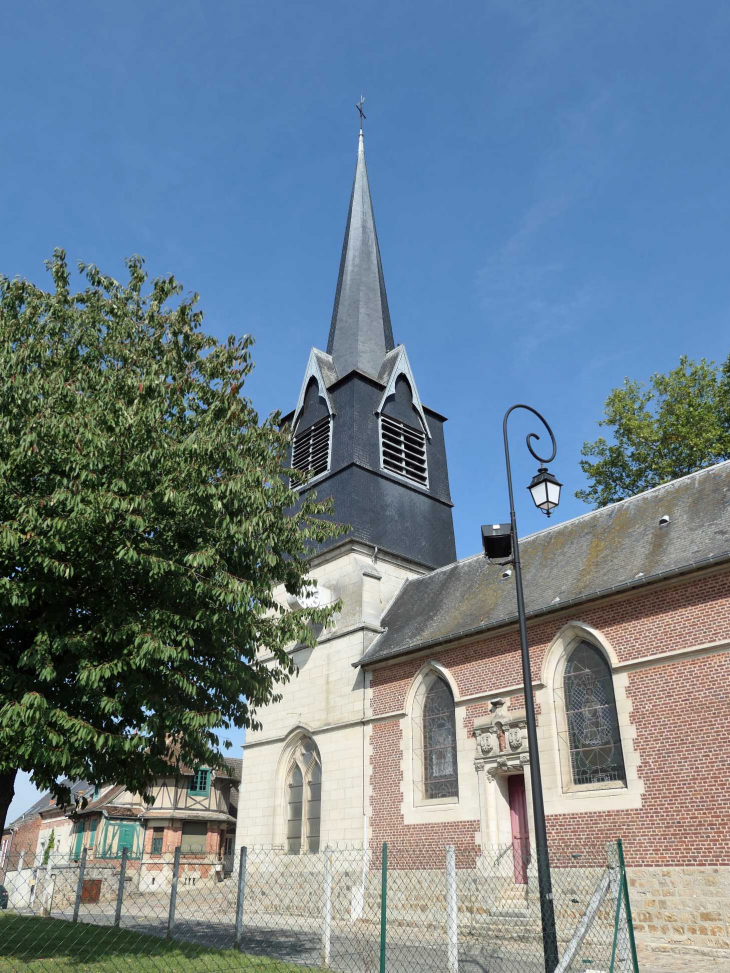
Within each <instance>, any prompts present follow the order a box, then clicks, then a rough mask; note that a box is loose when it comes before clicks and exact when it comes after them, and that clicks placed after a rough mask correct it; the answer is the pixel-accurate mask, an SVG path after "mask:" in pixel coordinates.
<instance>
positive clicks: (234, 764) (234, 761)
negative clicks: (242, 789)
mask: <svg viewBox="0 0 730 973" xmlns="http://www.w3.org/2000/svg"><path fill="white" fill-rule="evenodd" d="M225 761H226V764H227V765H228V769H229V770H230V772H231V773H230V776H231V777H233V778H234V780H240V779H241V770H242V768H243V758H242V757H226V758H225ZM216 773H220V771H216Z"/></svg>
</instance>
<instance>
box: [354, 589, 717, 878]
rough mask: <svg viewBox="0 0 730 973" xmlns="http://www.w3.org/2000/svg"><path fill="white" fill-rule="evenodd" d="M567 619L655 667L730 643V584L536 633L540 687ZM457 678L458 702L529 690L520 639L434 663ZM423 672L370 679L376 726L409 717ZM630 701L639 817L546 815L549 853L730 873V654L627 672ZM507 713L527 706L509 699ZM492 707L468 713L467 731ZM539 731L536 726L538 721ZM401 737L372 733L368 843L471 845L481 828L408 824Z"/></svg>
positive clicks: (466, 647)
mask: <svg viewBox="0 0 730 973" xmlns="http://www.w3.org/2000/svg"><path fill="white" fill-rule="evenodd" d="M571 618H572V619H574V620H580V621H582V622H585V623H586V624H588V625H591V626H593V627H594V628H596V629H598V630H599V631H600V632H601V633H602V634H603V635H604V636H605V638H606V639H607V640H608V641H609V642H610V643H611V645H612V646H613V648H614V649H615V651H616V653H617V655H618V657H619V660H620V661H629V660H631V659H637V658H642V657H644V656H652V655H657V654H660V653H663V652H669V651H672V650H676V649H681V648H689V647H692V646H696V645H701V644H703V643H707V642H719V641H722V640H723V639H727V638H729V637H730V573H728V572H723V573H718V574H713V575H707V576H705V577H695V578H693V579H691V580H682V581H681V582H677V583H675V584H673V585H669V586H664V587H661V586H655V587H653V588H647V589H646V590H644V591H641V592H635V593H632V594H630V595H627V596H626V597H623V598H613V599H612V600H611V601H603V602H600V601H597V602H594V603H593V604H590V605H584V606H579V607H577V608H576V609H575V611H574V614H573V615H572V616H567V615H565V614H562V615H561V616H560V617H552V618H549V619H544V620H536V621H533V622H532V623H531V624H530V625H529V638H530V651H531V660H532V674H533V679H534V680H536V681H537V680H539V678H540V669H541V665H542V661H543V656H544V653H545V650H546V649H547V647H548V646H549V644H550V642H551V641H552V640H553V638H554V637H555V635H556V633H557V632H558V631H559V630H560V629H561V628H562V627H563V626H564V625H565V624H566V623H567V622H568V621H570V620H571ZM428 658H430V659H436V660H438V661H439V662H440V663H441V664H443V665H444V666H445V667H446V668H447V669H448V670H449V672H450V674H451V675H452V676H453V678H454V680H455V681H456V684H457V686H458V689H459V693H460V694H461V695H462V696H468V695H472V694H476V693H483V692H496V691H499V690H502V689H503V688H507V687H509V686H514V685H519V684H521V683H522V675H521V668H520V655H519V641H518V633H517V631H516V630H511V631H503V632H495V633H493V634H489V635H483V636H481V637H475V638H472V639H469V640H468V641H465V642H464V643H462V644H461V645H459V646H458V647H454V648H451V649H449V648H447V647H441V648H440V649H434V650H433V652H432V653H431V654H430V655H429V657H428ZM424 661H426V660H425V659H424V658H423V657H419V658H409V659H405V660H404V661H403V662H400V663H398V664H397V665H393V666H387V667H383V668H381V669H376V670H374V671H373V674H372V682H371V687H372V703H373V712H374V713H375V714H385V713H388V712H393V711H397V710H402V709H403V707H404V705H405V698H406V694H407V692H408V689H409V687H410V684H411V681H412V679H413V677H414V675H415V674H416V673H417V672H418V670H419V669H420V667H421V666H422V665H423V663H424ZM628 692H629V696H630V698H631V701H632V704H633V711H632V717H631V719H632V722H633V723H634V724H635V725H636V728H637V735H636V740H635V747H636V749H637V750H638V752H639V754H640V761H641V762H640V766H639V776H640V778H641V779H642V780H643V782H644V795H643V806H642V809H641V810H635V811H615V812H612V811H607V812H584V813H580V814H561V815H550V816H549V818H548V829H549V836H550V841H551V848H552V849H554V850H555V851H556V852H558V853H561V854H562V853H564V852H575V851H576V850H580V848H579V847H578V846H580V845H581V844H582V845H583V846H584V847H585V846H586V845H590V846H592V848H594V849H597V846H599V845H602V844H604V843H605V842H606V841H609V840H613V839H615V838H616V837H618V836H621V837H623V839H624V843H625V848H626V853H627V859H628V861H629V863H630V864H634V865H639V864H643V865H662V864H665V863H670V862H671V864H673V865H693V864H698V865H699V864H703V865H711V864H730V654H716V655H710V656H705V657H701V658H696V659H687V660H682V661H677V662H671V663H662V664H659V665H656V666H651V667H648V668H645V669H640V670H637V671H635V672H632V673H631V674H630V676H629V689H628ZM509 705H510V708H515V707H516V708H519V707H520V706H521V705H522V699H521V698H518V697H513V698H512V699H511V700H510V704H509ZM486 711H487V707H486V705H485V703H483V702H475V703H474V704H472V705H469V706H467V707H466V710H465V717H464V722H465V726H466V727H467V731H468V732H469V733H470V735H471V732H472V728H473V724H474V719H475V718H478V717H480V716H483V715H485V713H486ZM538 720H539V715H538ZM400 760H401V732H400V724H399V723H398V721H397V720H396V721H392V722H391V721H388V722H384V723H377V724H375V725H374V726H373V732H372V757H371V761H370V762H371V774H372V777H371V786H372V791H371V793H372V798H371V810H372V826H373V831H372V837H373V842H374V843H375V844H378V843H379V842H381V841H383V840H390V841H392V842H394V843H395V842H406V843H411V842H414V843H415V842H421V841H425V842H431V841H433V842H435V843H437V844H438V845H439V846H440V847H443V845H444V844H445V843H448V842H453V843H457V844H461V845H463V844H465V843H466V844H469V843H472V842H473V836H474V834H475V832H478V829H479V823H478V821H468V822H461V823H459V824H451V825H449V824H443V825H441V824H438V825H437V824H434V825H417V826H416V825H413V826H407V825H405V824H404V823H403V817H402V814H401V801H402V781H401V771H400Z"/></svg>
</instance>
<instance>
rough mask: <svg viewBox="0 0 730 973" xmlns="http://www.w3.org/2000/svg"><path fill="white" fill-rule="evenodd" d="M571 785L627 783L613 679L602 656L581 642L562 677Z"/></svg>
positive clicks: (587, 644)
mask: <svg viewBox="0 0 730 973" xmlns="http://www.w3.org/2000/svg"><path fill="white" fill-rule="evenodd" d="M563 690H564V694H565V715H566V720H567V724H568V745H569V750H570V769H571V774H572V778H573V783H574V784H577V785H580V784H599V783H605V782H608V781H619V782H621V783H624V784H625V783H626V770H625V767H624V758H623V751H622V749H621V734H620V731H619V723H618V713H617V711H616V698H615V695H614V690H613V676H612V674H611V667H610V666H609V664H608V662H607V661H606V658H605V657H604V655H603V653H602V652H601V651H600V650H599V649H597V648H596V647H595V646H594V645H591V643H590V642H586V641H581V642H579V643H578V645H576V647H575V648H574V649H573V651H572V652H571V653H570V655H569V656H568V661H567V663H566V666H565V674H564V676H563Z"/></svg>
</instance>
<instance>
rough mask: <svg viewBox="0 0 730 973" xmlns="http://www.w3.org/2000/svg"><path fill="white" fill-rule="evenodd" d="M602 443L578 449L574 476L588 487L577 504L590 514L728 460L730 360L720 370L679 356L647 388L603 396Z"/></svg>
mask: <svg viewBox="0 0 730 973" xmlns="http://www.w3.org/2000/svg"><path fill="white" fill-rule="evenodd" d="M599 425H600V426H608V427H610V428H611V430H612V433H613V442H612V443H609V442H607V440H606V439H604V438H603V437H602V436H601V437H599V438H598V439H597V440H596V441H595V442H593V443H584V444H583V449H582V455H583V457H584V459H582V460H581V464H580V465H581V469H582V470H583V472H584V473H585V474H586V476H587V477H588V480H589V486H588V488H587V489H585V490H578V492H577V493H576V496H577V497H578V498H579V499H580V500H585V501H586V503H592V504H594V505H595V506H596V507H604V506H605V505H606V504H608V503H614V502H615V501H617V500H623V499H624V498H625V497H631V496H634V494H636V493H640V492H642V491H643V490H648V489H650V488H651V487H655V486H659V484H661V483H667V482H668V481H670V480H674V479H676V478H677V477H680V476H685V475H686V474H688V473H693V472H694V471H695V470H699V469H703V468H704V467H706V466H712V465H713V464H715V463H719V462H721V461H722V460H725V459H728V458H729V457H730V357H728V359H727V361H726V362H725V363H724V365H723V366H722V367H721V368H718V367H717V366H716V365H715V363H714V362H708V361H707V360H705V359H704V358H703V359H702V360H701V361H699V362H695V361H692V360H690V359H689V358H687V357H686V356H683V357H682V358H680V361H679V365H678V366H677V367H676V368H674V369H672V370H671V371H670V372H668V373H667V374H666V375H665V374H662V373H661V372H657V373H656V374H654V375H652V376H651V380H650V383H649V386H648V387H647V386H646V385H644V384H643V383H642V382H638V381H635V380H633V379H629V378H627V379H625V380H624V384H623V385H622V386H620V387H619V388H617V389H613V391H612V392H611V393H610V394H609V396H608V398H607V399H606V403H605V406H604V412H603V419H601V420H600V422H599Z"/></svg>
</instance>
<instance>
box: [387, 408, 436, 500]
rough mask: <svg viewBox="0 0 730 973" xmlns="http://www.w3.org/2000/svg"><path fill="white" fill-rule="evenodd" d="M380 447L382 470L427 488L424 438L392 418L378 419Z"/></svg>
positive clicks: (418, 431) (421, 433) (417, 430)
mask: <svg viewBox="0 0 730 973" xmlns="http://www.w3.org/2000/svg"><path fill="white" fill-rule="evenodd" d="M380 446H381V453H382V458H383V469H384V470H389V471H390V472H391V473H397V474H398V475H399V476H405V477H406V478H407V479H409V480H413V481H414V482H415V483H420V484H421V486H428V470H427V468H426V436H425V434H424V433H423V432H421V430H420V429H414V428H413V427H412V426H407V425H406V424H405V423H404V422H401V421H400V419H394V418H393V417H392V416H387V415H384V414H383V415H381V417H380Z"/></svg>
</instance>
